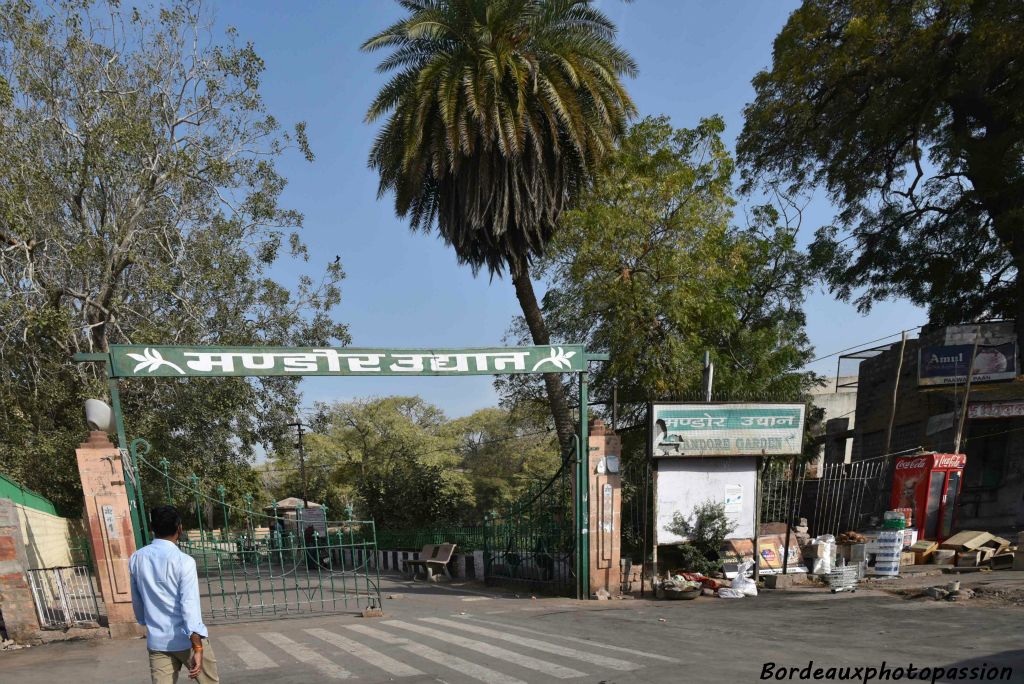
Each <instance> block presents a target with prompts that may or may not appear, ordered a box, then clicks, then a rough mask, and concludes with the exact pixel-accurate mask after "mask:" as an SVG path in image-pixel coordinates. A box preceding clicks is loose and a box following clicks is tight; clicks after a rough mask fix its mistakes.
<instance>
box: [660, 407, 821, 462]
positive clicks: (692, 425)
mask: <svg viewBox="0 0 1024 684" xmlns="http://www.w3.org/2000/svg"><path fill="white" fill-rule="evenodd" d="M804 409H805V407H804V405H803V404H651V407H650V421H651V424H650V434H651V454H652V455H653V456H654V457H655V458H666V457H699V456H792V455H795V454H799V453H800V452H801V449H802V448H803V434H804Z"/></svg>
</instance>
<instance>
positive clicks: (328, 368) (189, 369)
mask: <svg viewBox="0 0 1024 684" xmlns="http://www.w3.org/2000/svg"><path fill="white" fill-rule="evenodd" d="M110 359H111V375H112V376H113V377H115V378H133V377H196V376H199V377H204V376H206V377H217V376H266V375H298V376H301V375H371V376H372V375H398V376H401V375H435V376H436V375H508V374H517V373H582V372H583V371H585V370H586V368H587V360H588V355H587V353H586V350H585V349H584V348H583V346H582V345H574V344H569V345H549V346H541V347H504V348H501V347H497V348H495V347H486V348H474V349H355V348H349V347H207V346H170V345H111V347H110Z"/></svg>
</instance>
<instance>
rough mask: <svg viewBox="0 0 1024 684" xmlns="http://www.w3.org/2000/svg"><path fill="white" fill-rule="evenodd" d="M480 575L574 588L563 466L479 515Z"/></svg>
mask: <svg viewBox="0 0 1024 684" xmlns="http://www.w3.org/2000/svg"><path fill="white" fill-rule="evenodd" d="M484 532H485V537H484V578H485V580H486V582H487V583H488V584H507V585H512V586H516V585H526V586H529V587H530V588H531V589H532V590H535V591H542V592H545V593H552V594H559V595H571V594H572V593H573V591H574V590H575V588H576V574H575V572H574V562H575V553H576V544H575V538H576V537H575V530H574V529H573V487H572V478H571V477H570V475H569V472H568V468H564V467H563V468H561V469H559V471H558V472H557V473H555V475H554V477H552V478H551V479H550V480H549V481H547V482H544V483H539V484H537V485H535V486H534V487H531V488H530V489H529V490H528V491H527V492H526V494H524V495H523V497H522V498H521V499H520V500H519V501H518V502H516V503H514V504H512V505H511V506H509V507H508V509H507V510H505V511H503V512H502V513H500V514H490V515H487V516H485V518H484Z"/></svg>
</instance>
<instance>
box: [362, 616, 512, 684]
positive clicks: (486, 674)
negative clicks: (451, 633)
mask: <svg viewBox="0 0 1024 684" xmlns="http://www.w3.org/2000/svg"><path fill="white" fill-rule="evenodd" d="M346 627H347V628H348V629H351V630H353V631H356V632H359V633H360V634H365V635H366V636H369V637H373V638H374V639H380V640H381V641H383V642H384V643H386V644H391V645H392V646H399V647H401V648H402V650H404V651H408V652H409V653H412V654H414V655H418V656H419V657H421V658H423V659H425V660H429V661H430V662H432V663H436V664H437V665H441V666H442V667H447V668H448V669H450V670H455V671H456V672H458V673H459V674H462V675H465V676H467V677H471V678H473V679H475V680H477V681H479V682H484V683H485V684H526V683H525V682H524V681H523V680H521V679H516V678H515V677H510V676H509V675H506V674H502V673H501V672H498V671H497V670H492V669H491V668H489V667H484V666H483V665H480V664H478V663H471V662H470V661H468V660H465V659H463V658H460V657H458V656H454V655H451V654H449V653H442V652H441V651H438V650H437V649H434V648H431V647H429V646H426V645H424V644H420V643H416V642H412V641H409V640H408V639H406V638H404V637H396V636H393V635H391V634H390V633H388V632H385V631H384V630H381V629H377V628H376V627H368V626H367V625H346Z"/></svg>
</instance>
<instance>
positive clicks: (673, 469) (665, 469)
mask: <svg viewBox="0 0 1024 684" xmlns="http://www.w3.org/2000/svg"><path fill="white" fill-rule="evenodd" d="M655 460H656V461H657V463H656V467H657V470H656V472H655V491H656V493H657V498H656V500H655V503H656V504H657V505H656V509H655V512H654V519H655V532H654V537H655V544H678V543H681V542H684V541H686V539H684V538H683V537H680V536H679V535H676V534H673V533H672V532H669V531H668V530H666V529H665V527H666V526H667V525H670V524H671V523H672V516H673V515H674V514H675V513H676V511H678V512H680V513H682V514H683V515H686V516H689V515H690V514H691V513H692V512H693V509H694V508H695V507H696V506H698V505H699V504H702V503H704V502H705V501H708V500H709V499H710V500H712V501H721V502H726V512H727V514H728V515H729V518H730V519H731V520H732V521H733V523H735V525H736V529H735V531H733V533H732V534H730V535H729V537H728V539H749V538H751V537H753V536H754V504H755V501H754V499H755V496H756V492H757V458H756V457H754V456H749V457H748V456H728V457H720V458H719V457H704V458H657V459H655ZM727 499H728V500H727ZM737 499H738V500H737Z"/></svg>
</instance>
